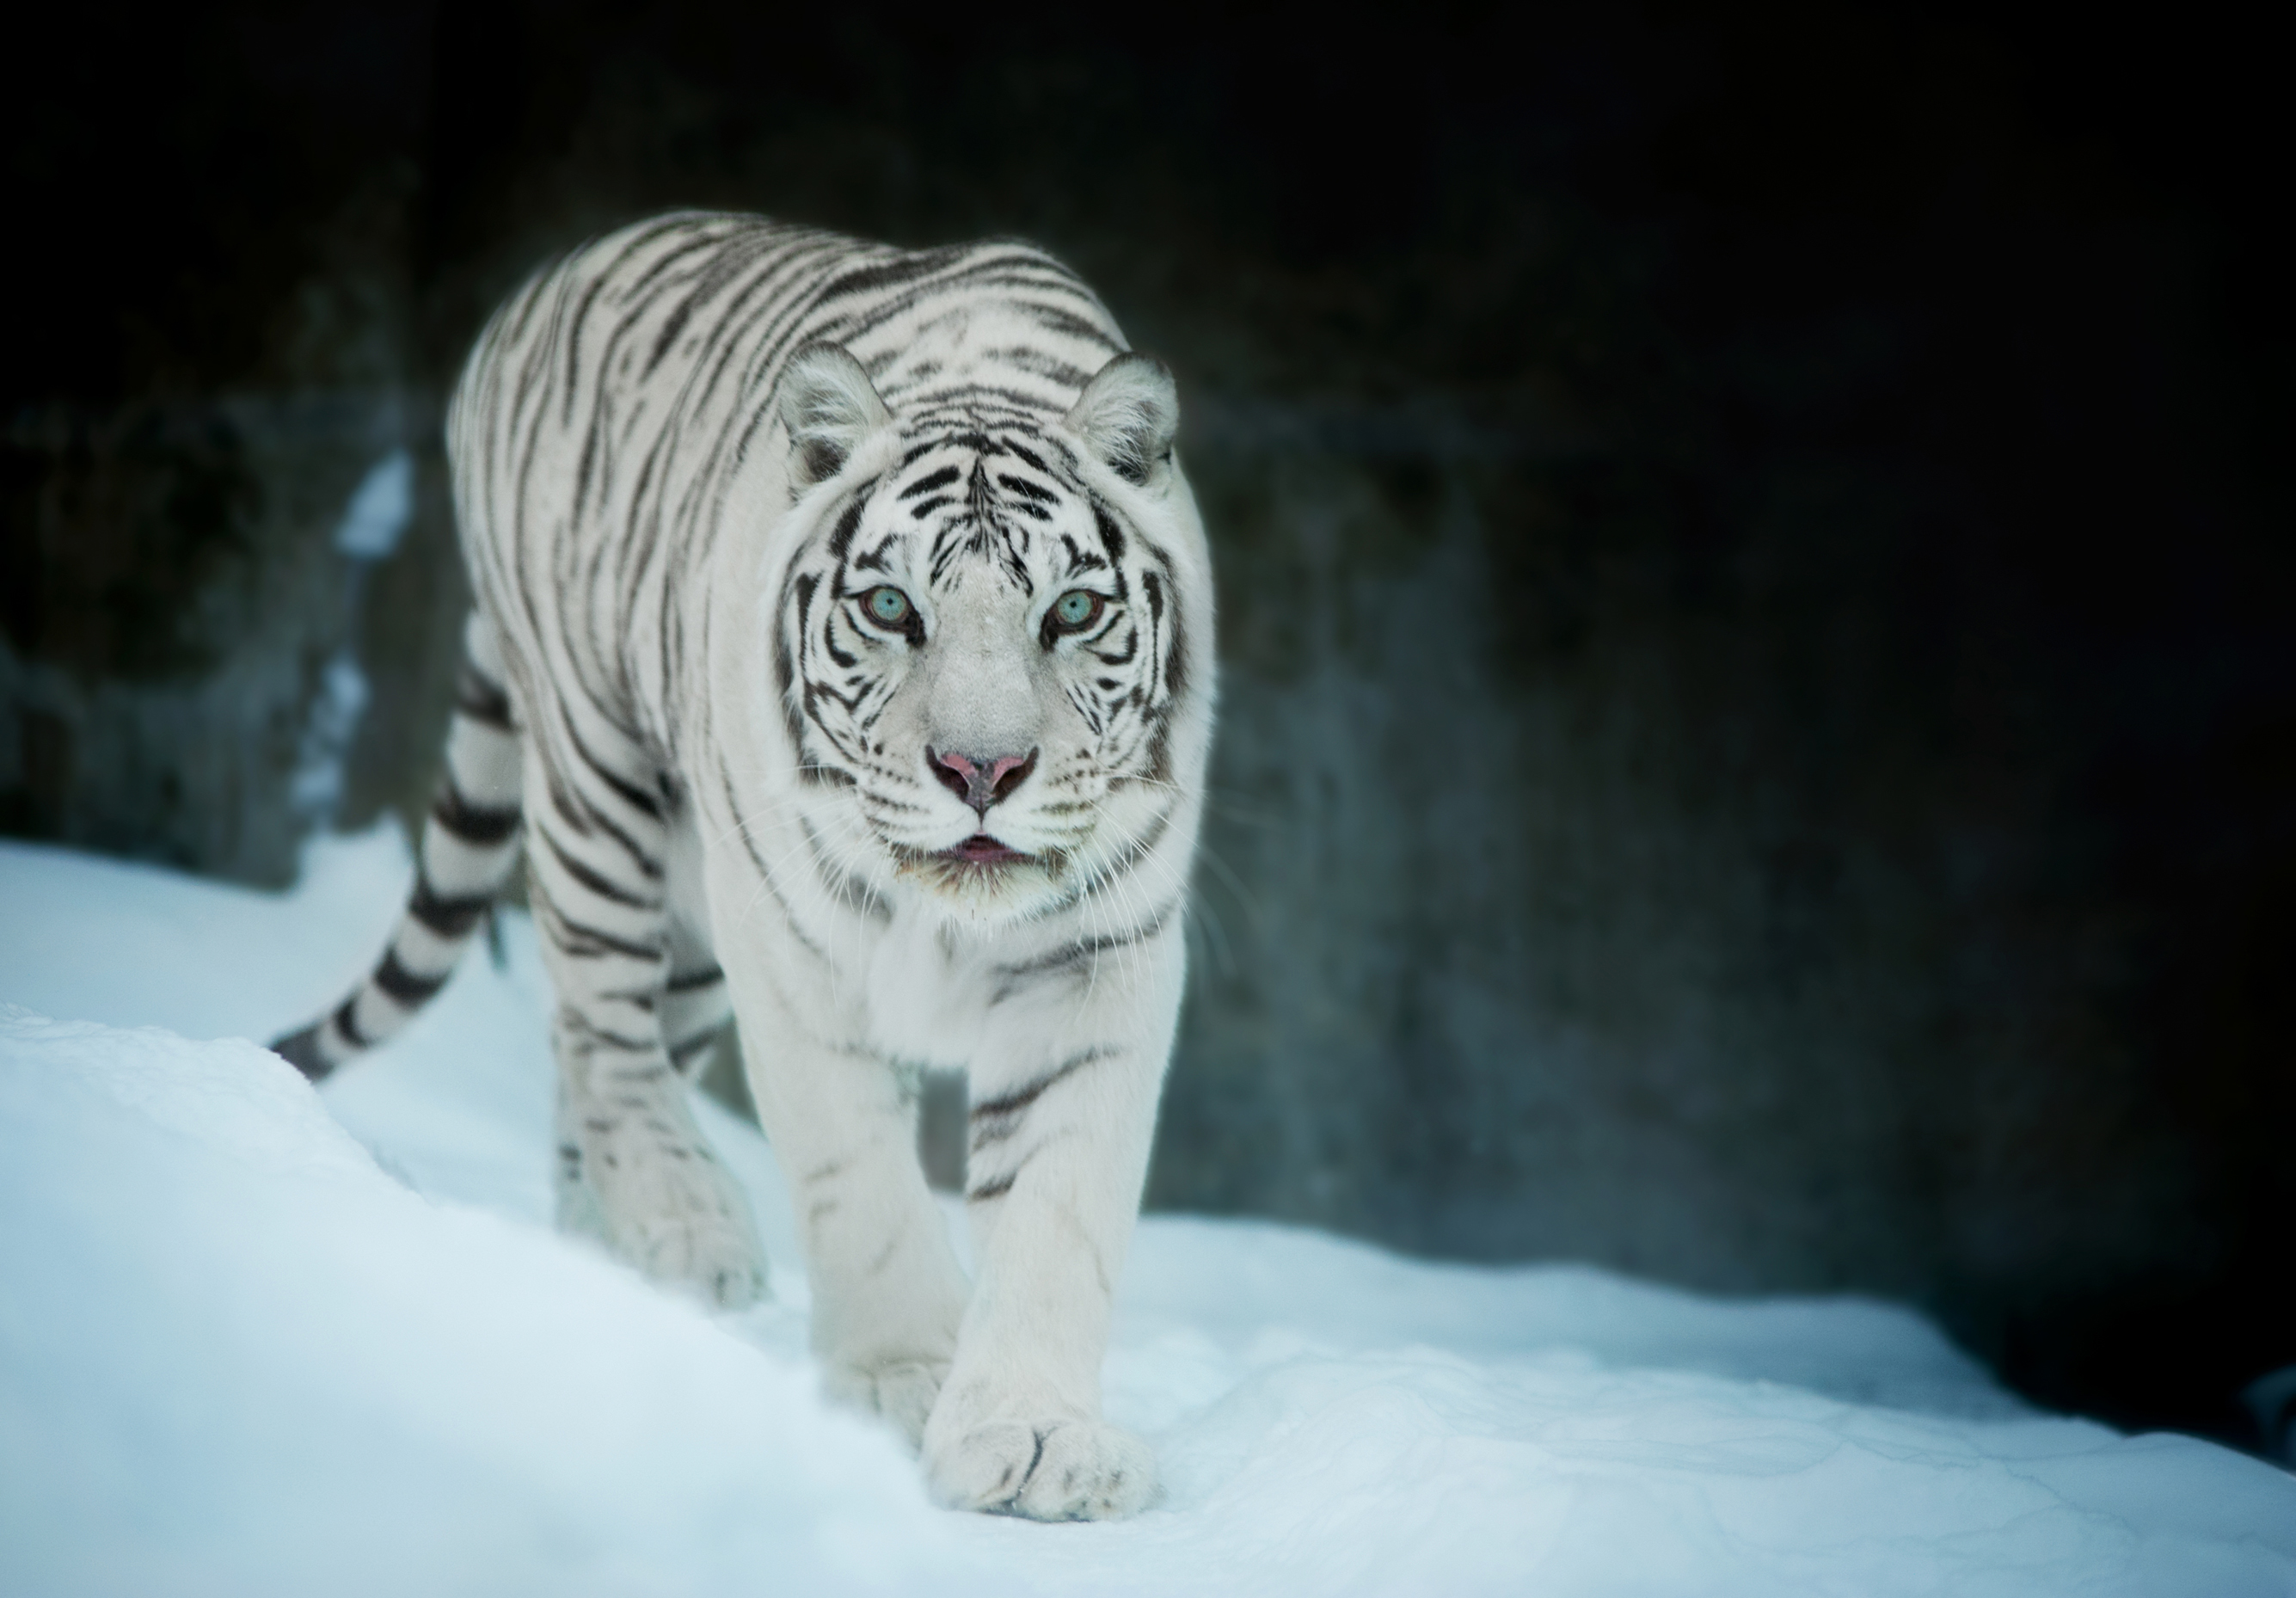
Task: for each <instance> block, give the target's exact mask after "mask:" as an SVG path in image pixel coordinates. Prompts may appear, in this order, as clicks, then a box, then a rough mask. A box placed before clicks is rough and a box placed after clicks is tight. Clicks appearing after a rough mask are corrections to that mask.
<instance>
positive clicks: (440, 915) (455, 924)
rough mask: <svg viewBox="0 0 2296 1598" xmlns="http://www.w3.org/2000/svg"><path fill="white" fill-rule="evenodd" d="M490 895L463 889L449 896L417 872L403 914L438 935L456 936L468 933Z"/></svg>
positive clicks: (490, 898) (483, 910)
mask: <svg viewBox="0 0 2296 1598" xmlns="http://www.w3.org/2000/svg"><path fill="white" fill-rule="evenodd" d="M494 897H495V896H494V895H493V894H491V893H467V894H459V895H456V896H455V897H452V898H449V897H447V896H446V895H444V894H442V893H440V892H439V890H438V889H435V888H433V887H431V886H430V879H429V878H428V877H424V876H419V875H418V876H417V877H416V878H415V879H414V893H413V894H412V895H411V896H409V897H408V898H407V901H406V914H409V915H410V916H413V917H414V919H415V920H416V921H419V922H422V924H423V925H424V926H425V927H427V928H429V929H430V930H431V931H432V932H433V933H435V934H437V935H438V936H439V937H440V938H447V939H450V940H453V939H460V938H468V937H469V936H470V935H471V928H473V927H475V926H477V925H478V924H479V917H480V916H481V915H484V914H486V913H487V906H488V905H491V904H493V903H494Z"/></svg>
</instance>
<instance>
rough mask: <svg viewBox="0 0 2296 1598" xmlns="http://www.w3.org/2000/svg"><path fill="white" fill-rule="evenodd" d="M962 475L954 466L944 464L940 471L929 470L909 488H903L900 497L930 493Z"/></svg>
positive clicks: (913, 496)
mask: <svg viewBox="0 0 2296 1598" xmlns="http://www.w3.org/2000/svg"><path fill="white" fill-rule="evenodd" d="M960 475H961V474H960V473H959V472H958V471H957V469H956V468H955V467H954V466H943V467H942V468H940V470H939V471H928V472H926V473H925V474H924V476H922V477H921V478H919V479H917V480H916V481H915V482H914V483H911V484H910V485H909V486H908V487H907V488H904V489H902V490H901V492H900V494H899V496H898V497H899V498H902V499H914V498H915V497H916V496H918V495H920V494H930V493H931V492H932V491H933V490H934V489H935V488H946V487H947V485H949V484H950V483H953V482H955V481H956V479H957V478H958V477H959V476H960Z"/></svg>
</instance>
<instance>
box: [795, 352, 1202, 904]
mask: <svg viewBox="0 0 2296 1598" xmlns="http://www.w3.org/2000/svg"><path fill="white" fill-rule="evenodd" d="M1178 414H1179V413H1178V403H1177V397H1176V396H1175V393H1174V390H1173V385H1172V379H1171V374H1170V373H1169V372H1168V371H1167V370H1166V369H1165V367H1164V366H1163V365H1162V364H1161V363H1160V362H1158V361H1156V360H1154V359H1152V357H1149V356H1142V355H1137V354H1126V355H1119V356H1117V357H1115V358H1114V359H1113V360H1111V362H1109V364H1108V365H1106V366H1104V367H1103V368H1102V370H1101V371H1100V372H1099V373H1098V374H1097V375H1096V376H1095V377H1094V378H1093V379H1092V380H1091V381H1090V382H1089V383H1088V384H1087V385H1086V387H1085V389H1084V390H1083V392H1082V394H1081V395H1080V396H1079V397H1078V399H1077V401H1076V403H1075V405H1074V406H1072V407H1071V408H1070V410H1069V411H1068V413H1067V414H1066V415H1065V416H1063V417H1062V418H1060V419H1059V420H1058V421H1057V422H1054V421H1053V420H1052V419H1051V418H1050V416H1049V415H1048V414H1037V413H1035V412H1032V411H1029V410H1028V409H1025V408H1022V407H1020V406H1006V405H1003V404H999V403H996V401H995V400H994V398H993V397H968V398H967V399H965V400H964V401H961V402H960V403H958V404H956V405H955V406H947V405H944V406H935V407H933V408H931V409H930V410H925V411H922V412H919V413H917V414H903V415H898V416H896V415H895V414H893V413H892V412H891V411H890V410H889V409H888V407H887V406H886V405H885V404H884V402H883V400H882V399H881V397H879V395H878V394H877V391H876V389H875V388H874V387H873V385H872V383H871V381H870V380H869V378H868V376H867V374H866V373H865V372H864V370H863V369H862V367H861V365H860V364H859V363H858V362H857V361H856V360H855V359H854V358H853V356H851V355H850V354H849V353H848V352H847V351H846V350H844V349H843V348H840V347H839V346H837V345H833V344H813V345H809V346H807V347H806V348H803V349H801V350H799V352H797V354H796V355H794V356H792V357H791V364H790V367H789V369H788V371H787V373H785V375H784V376H783V381H782V386H781V415H782V421H783V425H784V427H785V429H786V431H787V435H788V438H789V440H790V449H791V473H790V474H791V484H792V491H793V492H794V493H795V494H796V495H797V496H798V498H797V503H796V504H794V505H793V507H792V516H793V518H794V519H795V523H796V525H797V526H798V528H799V529H801V533H800V536H801V538H802V542H801V544H800V545H799V547H798V550H797V553H795V555H794V557H793V558H792V559H791V561H789V563H788V565H787V566H786V568H785V569H784V570H785V572H786V576H785V578H784V580H783V587H782V591H781V594H780V596H779V601H778V605H777V614H776V617H775V639H774V646H775V647H774V659H775V675H776V678H777V681H776V684H775V685H776V687H777V689H778V691H779V696H780V701H781V709H782V714H783V719H784V722H785V725H786V728H787V732H788V734H789V738H790V741H791V743H792V744H793V745H794V747H795V750H796V753H797V766H798V773H799V793H800V796H801V799H802V802H803V808H804V810H805V812H806V814H807V815H808V817H809V818H811V819H810V820H809V822H808V828H807V831H808V836H809V839H810V840H811V843H812V847H813V848H814V850H815V854H816V864H818V865H821V866H822V868H823V871H824V880H826V881H829V882H830V883H831V884H832V889H835V888H836V887H837V885H838V884H839V883H840V881H847V882H851V881H854V880H856V879H857V881H858V883H861V884H866V885H867V886H868V887H869V888H870V889H873V890H874V891H876V892H878V893H880V894H882V893H885V892H887V891H888V890H889V889H893V888H894V886H895V885H896V884H906V886H907V887H909V888H911V889H916V890H920V891H922V894H923V895H924V896H925V897H926V899H927V901H928V902H929V903H930V904H931V906H933V907H934V908H935V909H936V910H938V911H939V912H940V913H942V914H946V915H947V916H948V917H950V918H951V919H961V920H971V921H1000V920H1006V919H1011V918H1015V917H1020V916H1026V915H1030V914H1045V913H1046V912H1048V911H1051V910H1054V909H1057V908H1059V907H1061V906H1064V905H1067V904H1070V903H1075V902H1077V901H1078V899H1079V898H1081V897H1086V896H1088V895H1090V894H1091V893H1092V892H1093V890H1094V889H1095V885H1096V884H1099V883H1101V882H1104V881H1109V880H1111V878H1113V877H1114V876H1115V874H1116V873H1119V872H1121V871H1123V870H1125V869H1126V868H1127V867H1128V866H1130V865H1133V864H1134V863H1135V862H1136V861H1138V860H1141V859H1143V858H1144V857H1145V856H1149V855H1151V854H1152V853H1153V852H1154V851H1155V849H1156V847H1157V844H1158V843H1159V841H1160V840H1161V839H1162V838H1163V837H1164V835H1165V834H1166V832H1167V831H1168V830H1169V828H1170V827H1172V826H1173V825H1174V824H1175V823H1176V822H1177V823H1180V824H1185V825H1186V826H1188V827H1193V809H1192V801H1191V800H1190V799H1189V795H1190V793H1191V792H1192V791H1193V789H1194V787H1195V786H1196V784H1197V783H1199V782H1200V779H1201V759H1202V751H1203V746H1204V743H1205V742H1206V740H1207V738H1208V734H1209V726H1210V711H1209V688H1210V684H1209V683H1208V682H1199V681H1198V680H1197V679H1198V678H1199V677H1201V676H1209V672H1208V671H1207V670H1205V669H1204V668H1203V667H1202V666H1201V661H1202V660H1205V659H1206V657H1205V656H1204V655H1203V654H1201V653H1200V652H1199V651H1200V650H1201V648H1202V644H1203V643H1208V635H1209V630H1210V614H1209V609H1210V581H1209V575H1208V573H1207V571H1206V570H1205V555H1204V552H1203V544H1202V532H1201V526H1200V524H1199V523H1198V521H1197V520H1196V514H1195V509H1194V504H1193V497H1192V496H1190V495H1189V492H1188V489H1187V486H1186V483H1185V479H1183V478H1182V477H1181V475H1180V472H1179V469H1178V466H1177V463H1176V462H1175V461H1174V459H1173V454H1172V438H1173V434H1174V431H1175V429H1176V427H1177V422H1178ZM1198 627H1201V628H1202V629H1204V631H1205V633H1206V635H1207V637H1206V639H1205V640H1203V641H1202V642H1201V643H1200V641H1199V640H1198V639H1197V638H1196V637H1195V636H1194V633H1193V629H1196V628H1198ZM1173 887H1174V888H1175V889H1177V884H1174V885H1173Z"/></svg>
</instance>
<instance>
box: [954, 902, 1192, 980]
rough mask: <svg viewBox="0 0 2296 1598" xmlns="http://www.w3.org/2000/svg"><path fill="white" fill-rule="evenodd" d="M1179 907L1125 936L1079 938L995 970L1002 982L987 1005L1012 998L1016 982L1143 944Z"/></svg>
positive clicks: (1175, 905)
mask: <svg viewBox="0 0 2296 1598" xmlns="http://www.w3.org/2000/svg"><path fill="white" fill-rule="evenodd" d="M1179 907H1180V905H1179V901H1178V900H1177V899H1175V900H1174V901H1173V902H1172V903H1170V904H1169V905H1167V906H1164V908H1162V909H1161V910H1159V911H1158V912H1157V913H1156V914H1155V915H1154V916H1152V918H1150V919H1149V920H1148V921H1147V922H1144V923H1143V924H1141V925H1139V926H1136V927H1135V928H1133V929H1132V930H1130V931H1128V932H1114V933H1111V934H1109V935H1108V936H1106V937H1103V938H1080V939H1078V941H1077V942H1075V943H1072V944H1069V945H1068V946H1066V947H1063V948H1060V949H1055V950H1054V952H1053V953H1051V954H1049V955H1039V956H1038V957H1037V958H1036V959H1034V960H1029V961H1024V962H1022V963H1021V964H1019V965H1000V966H998V967H997V968H996V974H997V976H998V977H999V978H1001V979H1003V982H1002V985H1001V986H1000V987H998V988H997V990H996V993H995V994H994V995H993V996H991V997H990V999H989V1003H991V1004H995V1003H996V1002H997V1000H999V999H1005V998H1009V997H1011V996H1012V993H1013V982H1014V981H1015V980H1017V979H1021V978H1026V977H1037V976H1043V975H1046V974H1047V973H1049V972H1053V971H1062V970H1066V969H1068V968H1070V967H1072V966H1077V965H1081V964H1082V963H1084V962H1086V961H1087V960H1089V959H1091V958H1092V957H1093V956H1094V955H1104V954H1106V953H1107V952H1108V951H1109V950H1111V949H1122V948H1129V947H1132V946H1133V945H1134V944H1136V943H1144V942H1146V941H1147V940H1148V939H1149V938H1153V937H1154V936H1156V934H1157V933H1159V932H1160V931H1162V930H1164V926H1165V923H1166V922H1169V921H1170V920H1171V919H1172V915H1173V913H1174V912H1175V911H1177V910H1178V909H1179Z"/></svg>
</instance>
